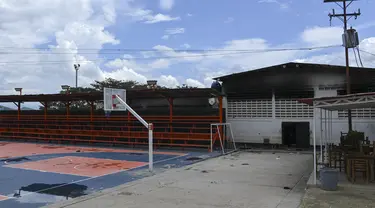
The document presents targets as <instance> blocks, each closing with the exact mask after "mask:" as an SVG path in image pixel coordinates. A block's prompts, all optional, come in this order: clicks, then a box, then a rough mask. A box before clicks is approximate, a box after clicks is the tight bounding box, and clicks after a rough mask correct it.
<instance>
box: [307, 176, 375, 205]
mask: <svg viewBox="0 0 375 208" xmlns="http://www.w3.org/2000/svg"><path fill="white" fill-rule="evenodd" d="M317 182H318V184H317V186H315V185H314V184H313V179H312V176H311V177H310V180H309V181H308V187H309V188H308V189H307V191H306V194H305V196H304V198H303V202H302V204H301V208H352V207H353V208H370V207H374V208H375V184H374V183H369V184H365V183H363V181H361V180H358V181H357V182H356V183H354V184H353V183H351V182H349V181H348V180H347V178H346V176H345V174H344V173H341V175H340V177H339V183H338V190H337V191H324V190H322V189H320V188H319V186H320V184H319V180H318V181H317Z"/></svg>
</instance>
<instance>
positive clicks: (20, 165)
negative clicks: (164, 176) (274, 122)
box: [0, 143, 219, 208]
mask: <svg viewBox="0 0 375 208" xmlns="http://www.w3.org/2000/svg"><path fill="white" fill-rule="evenodd" d="M18 144H19V145H23V146H22V147H23V148H24V149H28V151H29V150H30V148H29V147H28V146H27V145H29V146H32V145H37V144H27V145H26V144H22V143H11V145H12V146H9V147H12V148H15V147H16V146H17V145H18ZM25 145H26V146H25ZM38 145H39V146H38V147H37V149H36V150H38V148H39V149H40V148H41V146H40V144H38ZM51 147H53V148H54V147H55V146H48V148H49V149H51ZM57 147H61V146H57ZM31 148H32V147H31ZM74 148H76V149H79V147H76V146H75V147H74ZM74 148H73V149H72V148H70V150H72V152H69V151H66V150H64V151H55V153H53V152H51V151H48V152H34V153H32V154H31V155H30V153H29V152H27V151H26V152H27V153H26V152H25V154H24V155H23V154H22V153H20V152H19V151H22V148H19V150H13V151H16V152H17V154H13V155H17V156H16V157H13V156H12V154H11V153H12V151H9V148H8V149H6V145H5V146H1V145H0V152H2V153H0V160H1V164H0V207H11V208H33V207H41V206H44V205H47V204H52V203H55V202H58V201H64V200H69V199H72V198H76V197H80V196H83V195H88V194H91V193H94V192H96V191H100V190H103V189H108V188H112V187H115V186H118V185H121V184H124V183H128V182H131V181H134V180H138V179H141V178H144V177H147V176H149V175H150V173H149V172H148V153H147V151H134V150H129V151H122V150H121V151H119V152H116V150H119V149H110V150H114V152H111V151H110V150H109V149H106V150H105V151H103V152H102V150H101V149H99V150H96V151H93V152H90V149H87V151H85V150H84V151H76V150H75V149H74ZM4 152H5V153H4ZM61 152H63V153H61ZM8 153H9V156H8V155H7V154H8ZM218 154H219V153H208V152H207V151H205V150H202V152H183V151H177V152H176V151H174V152H168V151H164V152H156V154H154V173H155V174H158V173H160V172H162V171H165V170H167V169H169V168H178V167H182V166H185V165H189V164H192V163H195V162H198V161H200V160H201V159H204V158H207V157H213V156H217V155H218ZM4 155H6V156H4ZM69 158H71V159H69ZM77 158H78V159H77ZM67 159H68V160H67ZM69 160H70V161H69ZM95 161H99V162H95ZM114 161H115V162H114ZM121 165H122V166H123V167H126V169H119V170H116V168H123V167H122V166H121ZM120 166H121V167H120ZM82 167H83V168H82ZM95 171H96V172H95ZM99 171H101V172H100V173H99ZM103 173H104V174H103ZM96 174H97V175H96ZM88 175H90V176H88Z"/></svg>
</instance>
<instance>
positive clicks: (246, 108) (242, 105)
mask: <svg viewBox="0 0 375 208" xmlns="http://www.w3.org/2000/svg"><path fill="white" fill-rule="evenodd" d="M228 118H272V99H269V100H268V99H263V100H229V101H228Z"/></svg>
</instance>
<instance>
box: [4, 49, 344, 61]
mask: <svg viewBox="0 0 375 208" xmlns="http://www.w3.org/2000/svg"><path fill="white" fill-rule="evenodd" d="M339 46H340V47H341V45H330V46H319V47H308V48H278V49H258V50H248V51H238V52H228V53H207V54H195V55H180V56H154V57H128V58H122V59H124V60H150V59H151V60H152V59H179V58H194V57H195V58H199V57H203V58H204V57H211V56H228V55H229V56H231V55H242V54H252V53H266V52H281V51H303V50H318V49H325V48H334V47H339ZM104 60H113V59H108V58H99V59H94V60H86V61H82V62H97V61H104ZM72 61H75V60H73V59H72V60H56V61H13V62H0V64H4V65H6V64H16V65H20V64H21V65H33V64H59V63H70V62H72ZM80 62H81V61H80Z"/></svg>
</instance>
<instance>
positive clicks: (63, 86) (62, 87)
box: [61, 85, 70, 90]
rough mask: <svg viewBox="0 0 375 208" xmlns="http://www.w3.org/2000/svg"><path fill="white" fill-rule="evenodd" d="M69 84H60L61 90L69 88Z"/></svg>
mask: <svg viewBox="0 0 375 208" xmlns="http://www.w3.org/2000/svg"><path fill="white" fill-rule="evenodd" d="M69 88H70V86H69V85H61V89H63V90H69Z"/></svg>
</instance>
